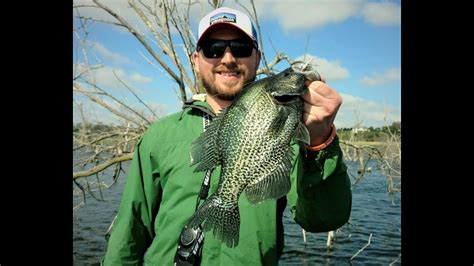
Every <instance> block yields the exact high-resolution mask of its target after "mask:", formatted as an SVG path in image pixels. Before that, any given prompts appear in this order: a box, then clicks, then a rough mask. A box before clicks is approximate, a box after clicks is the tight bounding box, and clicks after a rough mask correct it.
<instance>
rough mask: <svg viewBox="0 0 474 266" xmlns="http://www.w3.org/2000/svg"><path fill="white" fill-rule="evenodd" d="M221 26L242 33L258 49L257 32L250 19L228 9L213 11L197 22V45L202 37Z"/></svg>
mask: <svg viewBox="0 0 474 266" xmlns="http://www.w3.org/2000/svg"><path fill="white" fill-rule="evenodd" d="M222 25H229V26H232V27H234V28H236V29H238V30H240V31H242V32H243V33H245V34H246V35H247V36H248V37H249V38H250V39H252V40H253V41H255V44H256V45H257V49H258V41H257V31H256V30H255V27H254V26H253V24H252V21H251V20H250V18H249V17H248V16H247V15H246V14H244V13H242V12H240V11H238V10H235V9H232V8H228V7H220V8H218V9H215V10H214V11H212V12H210V13H209V14H207V15H206V16H204V17H203V18H202V19H201V21H200V22H199V29H198V41H197V45H199V43H200V41H201V40H202V39H203V37H205V36H206V35H207V34H208V33H209V32H210V31H211V30H212V29H216V28H217V27H222Z"/></svg>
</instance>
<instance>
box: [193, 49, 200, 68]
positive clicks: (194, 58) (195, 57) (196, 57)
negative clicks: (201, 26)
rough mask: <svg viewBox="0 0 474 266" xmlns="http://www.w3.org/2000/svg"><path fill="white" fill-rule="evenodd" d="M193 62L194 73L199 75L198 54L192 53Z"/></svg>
mask: <svg viewBox="0 0 474 266" xmlns="http://www.w3.org/2000/svg"><path fill="white" fill-rule="evenodd" d="M193 62H194V72H196V73H199V54H198V52H196V51H194V52H193Z"/></svg>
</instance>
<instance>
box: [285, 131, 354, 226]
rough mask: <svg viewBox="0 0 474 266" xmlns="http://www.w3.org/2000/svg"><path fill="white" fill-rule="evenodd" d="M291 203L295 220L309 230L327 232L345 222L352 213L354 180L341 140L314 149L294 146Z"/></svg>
mask: <svg viewBox="0 0 474 266" xmlns="http://www.w3.org/2000/svg"><path fill="white" fill-rule="evenodd" d="M293 147H294V151H295V153H296V154H297V155H296V156H295V161H294V163H293V169H292V173H291V182H292V186H291V191H290V192H289V194H288V195H287V198H288V203H289V205H290V207H291V212H292V215H293V218H294V219H295V221H296V222H297V223H298V224H299V225H300V226H301V227H302V228H304V229H305V230H306V231H309V232H327V231H331V230H335V229H337V228H339V227H341V226H342V225H344V224H345V223H346V222H347V221H348V220H349V216H350V213H351V206H352V193H351V183H350V179H349V176H348V175H347V167H346V165H345V164H344V162H343V156H342V150H341V148H340V146H339V139H338V137H337V136H336V138H335V139H334V141H333V142H332V143H331V144H330V145H329V146H328V147H327V148H325V149H323V150H321V151H318V152H313V151H309V150H303V149H300V148H299V146H298V145H294V146H293Z"/></svg>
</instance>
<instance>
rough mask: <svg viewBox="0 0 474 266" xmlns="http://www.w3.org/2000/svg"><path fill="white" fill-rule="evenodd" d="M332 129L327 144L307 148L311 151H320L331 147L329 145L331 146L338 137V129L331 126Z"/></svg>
mask: <svg viewBox="0 0 474 266" xmlns="http://www.w3.org/2000/svg"><path fill="white" fill-rule="evenodd" d="M331 128H332V130H331V135H330V136H329V138H328V139H327V140H326V141H325V142H323V143H321V144H319V145H317V146H306V149H308V150H310V151H320V150H322V149H324V148H326V147H327V146H329V144H331V142H332V141H333V140H334V138H335V137H336V127H335V126H334V124H332V125H331Z"/></svg>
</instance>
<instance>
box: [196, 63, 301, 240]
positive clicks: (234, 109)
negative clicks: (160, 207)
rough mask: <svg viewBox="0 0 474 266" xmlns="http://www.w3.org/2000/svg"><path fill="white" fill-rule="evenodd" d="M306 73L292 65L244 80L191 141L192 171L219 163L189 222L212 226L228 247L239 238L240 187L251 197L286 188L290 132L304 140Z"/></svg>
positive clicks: (277, 193)
mask: <svg viewBox="0 0 474 266" xmlns="http://www.w3.org/2000/svg"><path fill="white" fill-rule="evenodd" d="M306 76H307V73H304V72H295V71H294V69H292V68H291V67H290V68H288V69H286V70H284V71H282V72H280V73H279V74H277V75H274V76H270V77H266V78H264V79H261V80H258V81H255V82H253V83H250V84H248V85H246V86H245V87H244V88H243V90H242V92H241V93H240V94H238V95H237V96H236V98H235V100H234V101H233V103H232V104H231V105H230V106H229V107H228V108H226V109H224V110H223V111H222V112H221V113H220V114H219V115H218V116H217V117H216V118H215V119H214V120H213V121H212V122H211V123H210V125H209V127H208V129H207V130H206V131H204V132H203V133H202V135H201V136H200V137H199V138H198V139H196V140H195V141H194V142H193V145H192V147H191V151H190V156H191V165H195V164H197V167H196V169H195V170H194V171H195V172H198V171H205V170H208V169H213V168H214V167H215V166H216V165H221V175H220V177H219V184H218V187H217V189H216V191H215V193H213V194H212V195H211V196H210V197H209V198H208V199H207V200H205V201H204V203H203V204H202V205H201V206H200V208H199V209H198V210H197V211H196V212H195V214H194V215H193V216H192V217H191V220H190V222H189V223H188V226H190V227H193V228H197V227H198V226H199V225H202V228H203V230H205V231H207V230H210V229H213V233H214V235H216V237H217V238H218V239H220V240H221V241H223V242H224V243H226V244H227V246H229V247H234V246H237V245H238V243H239V228H240V215H239V207H238V200H239V197H240V195H241V193H242V192H245V195H246V197H247V199H248V200H249V202H250V203H252V204H257V203H259V202H262V201H264V200H267V199H278V198H280V197H282V196H285V195H286V194H287V193H288V192H289V190H290V186H291V184H290V178H289V176H290V171H291V168H292V165H291V159H292V156H293V154H292V149H291V146H290V141H291V140H292V139H293V138H294V139H295V140H298V141H299V142H302V143H305V144H307V145H309V132H308V130H307V129H306V127H305V125H304V124H303V123H302V122H301V117H302V113H303V100H302V98H301V96H302V95H303V94H304V93H305V92H306V91H307V90H308V89H307V87H306V85H305V81H306Z"/></svg>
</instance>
